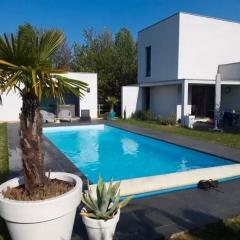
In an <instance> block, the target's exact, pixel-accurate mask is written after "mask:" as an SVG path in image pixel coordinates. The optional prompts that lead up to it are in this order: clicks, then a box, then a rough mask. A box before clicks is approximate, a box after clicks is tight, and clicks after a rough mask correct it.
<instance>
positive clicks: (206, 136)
mask: <svg viewBox="0 0 240 240" xmlns="http://www.w3.org/2000/svg"><path fill="white" fill-rule="evenodd" d="M116 122H117V123H125V124H132V125H135V126H138V127H142V128H148V129H152V130H158V131H164V132H168V133H173V134H177V135H183V136H187V137H190V138H194V139H199V140H202V141H206V142H211V143H217V144H221V145H225V146H228V147H233V148H240V133H236V134H234V133H213V132H209V131H200V130H193V129H188V128H184V127H181V126H163V125H158V124H156V123H155V122H152V121H141V120H135V119H127V120H122V119H118V120H116Z"/></svg>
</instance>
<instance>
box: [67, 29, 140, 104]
mask: <svg viewBox="0 0 240 240" xmlns="http://www.w3.org/2000/svg"><path fill="white" fill-rule="evenodd" d="M83 37H84V43H83V44H75V45H74V48H73V61H72V68H73V70H74V71H87V72H96V73H97V74H98V96H99V103H101V104H104V105H107V104H106V102H105V99H106V98H107V97H108V96H115V97H116V98H117V99H121V87H122V86H124V85H128V84H133V83H136V79H137V61H136V58H137V57H136V55H137V54H136V43H135V42H134V40H133V38H132V36H131V34H130V32H129V31H128V30H127V29H126V28H123V29H121V30H120V31H119V32H118V33H117V34H116V36H115V38H113V36H112V34H111V32H109V31H108V30H107V29H104V30H103V31H102V32H101V33H100V34H96V32H95V31H94V30H93V29H92V28H91V29H85V30H84V31H83Z"/></svg>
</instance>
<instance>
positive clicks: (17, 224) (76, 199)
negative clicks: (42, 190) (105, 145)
mask: <svg viewBox="0 0 240 240" xmlns="http://www.w3.org/2000/svg"><path fill="white" fill-rule="evenodd" d="M51 178H57V179H60V180H64V181H68V182H74V183H75V187H74V188H73V189H72V190H71V191H69V192H67V193H65V194H63V195H61V196H58V197H56V198H51V199H47V200H42V201H15V200H10V199H6V198H3V195H2V191H4V190H6V188H7V187H17V186H19V185H22V184H23V183H24V182H23V178H22V177H20V178H14V179H12V180H9V181H7V182H5V183H3V184H2V185H0V216H1V217H2V218H3V219H4V220H5V221H6V224H7V227H8V230H9V233H10V235H11V238H12V240H33V239H34V240H70V239H71V235H72V229H73V224H74V219H75V215H76V210H77V207H78V205H79V204H80V201H81V192H82V180H81V179H80V178H79V177H78V176H76V175H73V174H69V173H60V172H54V173H51Z"/></svg>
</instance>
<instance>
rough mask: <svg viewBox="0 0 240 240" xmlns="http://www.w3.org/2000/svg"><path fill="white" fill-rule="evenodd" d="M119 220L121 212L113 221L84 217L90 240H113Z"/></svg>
mask: <svg viewBox="0 0 240 240" xmlns="http://www.w3.org/2000/svg"><path fill="white" fill-rule="evenodd" d="M119 218H120V210H118V212H117V214H116V215H115V216H114V217H113V218H112V219H110V220H107V221H104V220H96V219H92V218H89V217H86V216H82V220H83V223H84V224H85V226H86V229H87V233H88V237H89V239H90V240H112V239H113V236H114V233H115V229H116V226H117V223H118V221H119Z"/></svg>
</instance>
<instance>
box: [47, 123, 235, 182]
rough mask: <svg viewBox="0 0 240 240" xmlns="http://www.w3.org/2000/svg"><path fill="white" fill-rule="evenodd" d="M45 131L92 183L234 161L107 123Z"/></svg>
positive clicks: (225, 163) (226, 163)
mask: <svg viewBox="0 0 240 240" xmlns="http://www.w3.org/2000/svg"><path fill="white" fill-rule="evenodd" d="M44 135H45V136H46V137H47V138H48V139H49V140H50V141H51V142H52V143H53V144H54V145H55V146H56V147H57V148H58V149H60V150H61V151H62V152H63V153H64V154H65V155H66V156H67V157H68V158H69V159H70V160H71V161H72V163H73V164H74V165H75V166H76V167H77V168H78V169H79V170H80V171H81V172H82V173H84V175H85V176H86V177H87V178H88V179H89V180H90V181H91V182H93V183H96V182H97V180H98V176H99V175H101V176H102V177H103V178H104V180H105V181H109V180H111V178H113V179H114V180H122V179H130V178H138V177H146V176H153V175H161V174H167V173H174V172H183V171H188V170H191V169H197V168H207V167H214V166H221V165H228V164H233V163H234V162H232V161H229V160H226V159H223V158H219V157H216V156H213V155H209V154H205V153H202V152H198V151H194V150H191V149H188V148H184V147H180V146H177V145H174V144H169V143H166V142H163V141H159V140H155V139H152V138H149V137H145V136H142V135H138V134H135V133H131V132H127V131H124V130H121V129H118V128H113V127H110V126H106V125H89V126H76V127H55V128H45V129H44Z"/></svg>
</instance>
